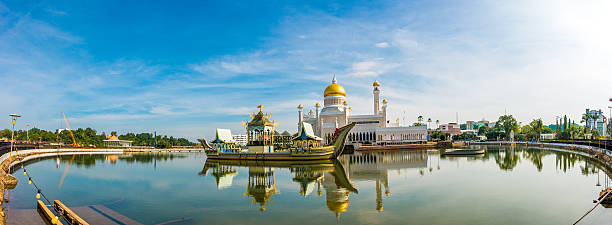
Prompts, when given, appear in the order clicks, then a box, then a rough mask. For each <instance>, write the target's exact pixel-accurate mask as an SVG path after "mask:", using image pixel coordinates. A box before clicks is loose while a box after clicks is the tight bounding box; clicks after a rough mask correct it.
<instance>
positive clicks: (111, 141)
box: [103, 135, 132, 148]
mask: <svg viewBox="0 0 612 225" xmlns="http://www.w3.org/2000/svg"><path fill="white" fill-rule="evenodd" d="M103 142H104V147H107V148H129V147H132V141H125V140H119V138H117V136H111V135H107V136H106V140H103Z"/></svg>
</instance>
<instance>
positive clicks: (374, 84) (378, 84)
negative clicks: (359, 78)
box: [372, 81, 380, 87]
mask: <svg viewBox="0 0 612 225" xmlns="http://www.w3.org/2000/svg"><path fill="white" fill-rule="evenodd" d="M372 86H374V87H380V83H378V81H374V83H373V84H372Z"/></svg>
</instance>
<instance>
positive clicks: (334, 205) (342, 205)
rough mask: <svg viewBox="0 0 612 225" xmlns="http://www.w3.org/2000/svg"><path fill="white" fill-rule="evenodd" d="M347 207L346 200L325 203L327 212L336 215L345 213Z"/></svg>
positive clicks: (347, 202)
mask: <svg viewBox="0 0 612 225" xmlns="http://www.w3.org/2000/svg"><path fill="white" fill-rule="evenodd" d="M348 206H349V201H348V200H346V201H343V202H335V201H327V208H328V209H329V211H332V212H335V213H336V214H338V213H343V212H346V209H348Z"/></svg>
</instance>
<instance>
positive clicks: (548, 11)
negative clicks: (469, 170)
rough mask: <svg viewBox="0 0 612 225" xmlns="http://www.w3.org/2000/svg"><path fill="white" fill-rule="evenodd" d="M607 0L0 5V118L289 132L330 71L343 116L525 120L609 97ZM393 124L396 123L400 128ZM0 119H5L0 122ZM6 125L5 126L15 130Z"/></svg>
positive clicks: (46, 123) (198, 131)
mask: <svg viewBox="0 0 612 225" xmlns="http://www.w3.org/2000/svg"><path fill="white" fill-rule="evenodd" d="M611 10H612V5H611V3H610V2H608V1H589V2H587V3H584V2H575V1H569V0H567V1H508V2H500V1H307V2H304V1H218V2H213V1H191V2H189V1H185V2H180V3H174V2H161V1H160V2H156V1H127V2H126V1H80V2H74V1H53V2H47V1H43V2H39V1H12V0H11V1H0V80H2V82H3V84H4V85H3V88H2V89H0V96H2V99H3V100H2V101H3V104H2V107H1V108H0V113H2V114H6V115H8V114H10V113H20V114H22V115H23V118H21V119H20V125H21V126H22V127H25V125H24V124H25V123H28V124H30V125H31V126H35V127H39V128H43V129H57V128H61V127H64V125H63V123H62V121H61V113H60V110H64V111H65V112H66V113H67V115H68V117H69V119H70V121H71V123H72V124H71V126H72V127H93V128H95V129H97V130H98V131H106V132H110V131H112V130H116V131H119V132H120V133H124V132H152V131H154V130H156V131H158V133H162V134H167V135H174V136H184V137H188V138H191V139H192V140H193V139H195V138H196V137H202V136H205V137H210V136H212V135H213V133H214V128H216V127H224V128H231V129H232V130H233V131H234V133H240V132H241V131H242V128H241V125H240V121H244V120H247V119H248V113H249V112H252V111H256V110H257V109H256V108H255V107H256V106H257V105H259V104H262V105H264V107H265V108H264V109H265V110H266V111H269V112H271V113H272V116H273V117H272V118H273V119H275V120H277V121H278V122H279V123H280V127H279V129H280V130H290V131H294V130H295V127H296V125H295V124H296V122H297V120H296V115H297V113H296V106H297V105H298V104H303V105H305V106H306V107H313V105H314V103H315V102H322V97H323V96H322V92H323V89H324V88H325V87H326V85H328V84H329V82H330V80H331V78H332V75H333V74H335V75H336V76H337V77H338V80H339V82H340V84H342V85H343V86H345V88H346V89H347V92H348V101H349V104H350V105H351V106H352V108H353V110H354V113H371V110H372V107H371V102H372V97H371V83H372V82H373V81H374V80H378V81H380V82H381V83H382V87H381V89H382V96H383V97H384V98H386V99H388V100H389V114H390V118H391V119H394V118H401V119H402V121H405V122H406V123H412V122H414V121H415V120H416V117H417V116H418V115H423V116H425V118H432V119H433V120H436V119H439V120H441V121H442V122H449V121H454V120H455V113H456V112H458V113H459V119H460V120H461V121H465V120H479V119H482V118H486V119H489V120H495V118H497V117H499V115H500V114H503V113H504V111H507V112H509V113H510V114H513V115H515V116H516V117H517V118H518V119H519V120H520V121H523V122H528V121H530V120H532V119H534V118H543V119H544V120H545V121H546V122H552V121H553V120H554V117H555V116H556V115H561V114H568V115H569V116H570V117H572V118H574V119H576V120H578V119H579V117H580V114H581V113H582V112H583V111H584V108H586V107H588V108H602V109H606V111H607V105H608V102H607V99H608V98H609V97H612V92H611V91H610V88H609V87H610V84H612V67H610V66H609V59H610V58H612V57H611V56H612V44H611V42H610V41H609V40H612V31H611V30H610V29H609V28H608V27H611V26H612V22H611V21H612V16H610V14H609V13H608V12H610V11H611ZM404 118H405V119H404ZM9 125H10V122H9V119H8V117H7V119H6V127H8V126H9ZM18 128H19V126H18Z"/></svg>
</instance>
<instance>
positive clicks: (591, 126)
mask: <svg viewBox="0 0 612 225" xmlns="http://www.w3.org/2000/svg"><path fill="white" fill-rule="evenodd" d="M585 113H587V114H589V115H591V116H595V117H597V119H595V120H594V119H592V118H589V119H588V120H587V121H586V128H587V129H588V130H597V131H598V132H599V134H600V135H603V136H605V135H606V130H607V129H606V122H605V121H606V116H604V114H603V112H602V111H601V109H600V110H589V109H586V110H585Z"/></svg>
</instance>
